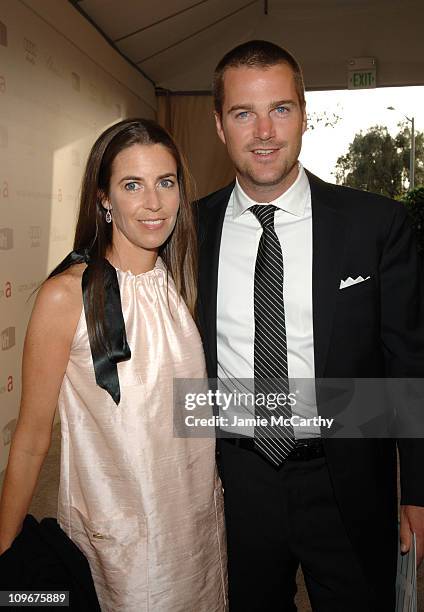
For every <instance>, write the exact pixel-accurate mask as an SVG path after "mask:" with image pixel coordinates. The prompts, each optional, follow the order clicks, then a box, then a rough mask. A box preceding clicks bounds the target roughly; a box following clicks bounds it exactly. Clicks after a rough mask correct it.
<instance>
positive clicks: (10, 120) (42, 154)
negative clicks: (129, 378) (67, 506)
mask: <svg viewBox="0 0 424 612" xmlns="http://www.w3.org/2000/svg"><path fill="white" fill-rule="evenodd" d="M81 19H82V17H81ZM59 26H60V24H59ZM59 26H58V28H57V29H56V28H53V27H52V26H50V25H49V24H48V23H47V22H46V21H45V20H44V19H42V17H41V16H39V15H37V14H36V13H35V12H33V11H32V10H31V9H29V8H27V7H26V6H25V5H24V4H22V3H21V2H20V1H19V0H16V1H14V2H7V3H3V4H2V7H1V10H0V482H1V479H2V475H3V473H4V469H5V466H6V462H7V456H8V452H9V448H10V440H11V436H12V434H13V431H14V428H15V426H16V419H17V415H18V410H19V400H20V392H21V357H22V348H23V342H24V338H25V331H26V326H27V323H28V319H29V315H30V313H31V308H32V306H33V303H34V295H33V292H34V290H35V289H36V288H37V287H38V286H39V284H40V283H41V282H42V281H43V280H44V279H45V278H46V276H47V275H48V273H49V271H50V270H51V269H52V268H53V267H54V266H55V265H56V264H57V263H58V262H59V261H60V260H61V259H62V258H63V257H64V256H65V255H66V253H67V252H68V251H70V250H71V248H72V243H73V234H74V228H75V220H76V213H77V208H78V198H79V190H80V183H81V177H82V172H83V168H84V164H85V160H86V157H87V154H88V151H89V149H90V147H91V145H92V144H93V142H94V140H95V139H96V137H97V136H98V135H99V133H100V132H102V131H103V130H104V129H105V128H106V127H108V126H109V125H111V124H112V123H115V122H116V121H119V120H120V119H122V118H124V117H128V116H145V117H150V118H154V116H155V111H154V109H153V108H152V107H151V106H149V105H148V104H147V103H145V102H144V101H143V100H142V99H141V98H140V97H139V96H138V95H136V94H135V93H134V92H133V91H131V90H130V89H129V88H128V87H127V86H126V85H124V84H123V83H122V82H120V80H119V78H116V77H115V76H114V75H112V74H110V73H108V72H107V71H106V70H105V69H103V68H102V67H101V66H99V65H98V64H97V63H96V62H95V61H93V60H92V59H91V58H90V57H89V56H88V55H87V54H86V53H85V52H83V51H81V50H80V49H79V48H78V45H77V41H72V40H69V38H68V37H67V36H64V35H63V34H62V33H61V30H60V27H59ZM94 33H95V34H94ZM76 34H77V33H76ZM94 35H95V36H97V37H98V33H97V32H95V30H94V28H93V36H94ZM134 72H135V71H134ZM135 74H136V76H137V77H139V76H141V75H138V73H135ZM149 86H150V85H149ZM150 87H151V86H150Z"/></svg>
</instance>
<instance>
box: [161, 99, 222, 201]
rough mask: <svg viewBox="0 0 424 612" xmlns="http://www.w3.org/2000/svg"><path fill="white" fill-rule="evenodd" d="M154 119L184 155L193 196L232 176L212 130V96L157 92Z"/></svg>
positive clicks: (214, 186) (206, 192)
mask: <svg viewBox="0 0 424 612" xmlns="http://www.w3.org/2000/svg"><path fill="white" fill-rule="evenodd" d="M158 122H159V123H160V124H161V125H162V126H163V127H165V128H166V129H167V130H168V131H169V132H170V133H171V134H172V136H173V137H174V138H175V140H176V142H177V144H178V145H179V147H180V148H181V151H182V152H183V154H184V156H185V158H186V159H187V162H188V166H189V168H190V171H191V174H192V175H193V177H194V180H195V185H196V197H197V198H201V197H203V196H205V195H207V194H208V193H211V192H213V191H216V190H217V189H220V188H221V187H224V186H225V185H228V183H230V182H231V181H232V180H233V179H234V169H233V166H232V164H231V161H230V159H229V157H228V155H227V151H226V149H225V146H224V145H223V144H222V142H221V141H220V140H219V138H218V136H217V133H216V129H215V120H214V117H213V101H212V96H206V95H200V96H196V95H172V94H169V95H160V96H158Z"/></svg>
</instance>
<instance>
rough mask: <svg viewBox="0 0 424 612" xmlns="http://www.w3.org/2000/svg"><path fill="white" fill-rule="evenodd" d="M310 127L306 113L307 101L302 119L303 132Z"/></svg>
mask: <svg viewBox="0 0 424 612" xmlns="http://www.w3.org/2000/svg"><path fill="white" fill-rule="evenodd" d="M307 129H308V116H307V114H306V103H305V104H304V106H303V119H302V134H304V133H305V132H306V130H307Z"/></svg>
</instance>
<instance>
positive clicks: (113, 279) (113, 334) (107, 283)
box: [61, 249, 131, 405]
mask: <svg viewBox="0 0 424 612" xmlns="http://www.w3.org/2000/svg"><path fill="white" fill-rule="evenodd" d="M66 263H67V264H68V265H66ZM76 263H86V264H87V268H86V269H85V270H84V273H83V275H82V298H83V303H84V313H85V320H86V321H87V312H88V309H89V307H90V303H89V292H88V280H89V274H90V264H91V263H92V258H91V256H90V253H89V251H88V249H84V250H81V251H72V252H71V253H70V254H69V255H68V256H67V257H66V259H65V260H64V261H63V262H62V264H61V267H62V266H63V269H66V268H68V267H69V266H70V265H72V264H76ZM103 272H104V296H105V299H104V321H105V332H106V334H107V338H106V346H107V347H108V348H107V349H106V347H105V348H104V350H99V349H98V348H97V347H96V346H95V344H94V342H93V341H92V339H91V338H90V349H91V356H92V359H93V366H94V373H95V376H96V382H97V384H98V386H99V387H101V388H102V389H105V391H107V392H108V393H109V395H110V396H111V397H112V399H113V401H114V402H115V404H116V405H118V404H119V402H120V400H121V390H120V386H119V377H118V368H117V364H118V363H119V362H120V361H126V360H127V359H130V358H131V350H130V347H129V346H128V342H127V334H126V331H125V321H124V316H123V314H122V304H121V294H120V291H119V283H118V276H117V274H116V270H115V268H114V267H113V266H112V265H111V264H110V263H109V262H108V260H107V259H104V260H103Z"/></svg>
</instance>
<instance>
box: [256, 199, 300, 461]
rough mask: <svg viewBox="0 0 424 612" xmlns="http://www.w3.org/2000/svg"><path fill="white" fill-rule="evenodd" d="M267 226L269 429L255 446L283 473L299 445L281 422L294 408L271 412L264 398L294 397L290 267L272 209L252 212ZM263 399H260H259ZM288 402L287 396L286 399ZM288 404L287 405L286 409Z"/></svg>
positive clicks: (262, 329) (260, 319)
mask: <svg viewBox="0 0 424 612" xmlns="http://www.w3.org/2000/svg"><path fill="white" fill-rule="evenodd" d="M249 210H251V211H252V213H253V214H254V215H255V217H256V218H257V219H258V221H259V222H260V224H261V226H262V229H263V231H262V236H261V239H260V241H259V247H258V253H257V256H256V266H255V347H254V376H255V395H256V402H255V416H256V417H260V418H265V419H267V421H268V425H266V426H263V425H256V426H255V446H256V448H257V449H258V450H259V451H260V452H261V454H262V455H264V456H265V457H266V459H268V461H270V462H271V463H272V464H273V465H274V466H276V467H279V466H280V465H281V464H282V463H283V462H284V460H285V459H286V457H287V456H288V455H289V453H290V451H291V450H292V449H293V447H294V445H295V437H294V432H293V426H292V425H291V424H287V425H283V424H281V425H280V424H279V423H278V422H277V423H275V421H274V424H272V422H271V416H273V417H275V420H277V421H278V420H280V417H283V418H284V419H288V418H290V417H291V416H292V411H291V407H290V405H289V403H288V402H287V403H286V405H277V407H276V408H275V409H274V410H269V409H268V408H267V406H266V405H264V402H263V401H261V402H259V397H261V398H262V400H263V399H264V397H265V398H266V396H267V395H269V394H270V393H280V394H285V395H286V396H288V394H289V392H290V389H289V380H288V367H287V341H286V323H285V314H284V295H283V283H284V264H283V255H282V252H281V245H280V241H279V240H278V236H277V234H276V232H275V229H274V214H275V211H276V210H277V207H276V206H272V205H263V204H262V205H255V206H251V207H250V209H249ZM259 394H260V396H259ZM280 397H281V398H282V399H283V398H284V396H280ZM283 403H284V402H283V401H282V402H281V404H283Z"/></svg>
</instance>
